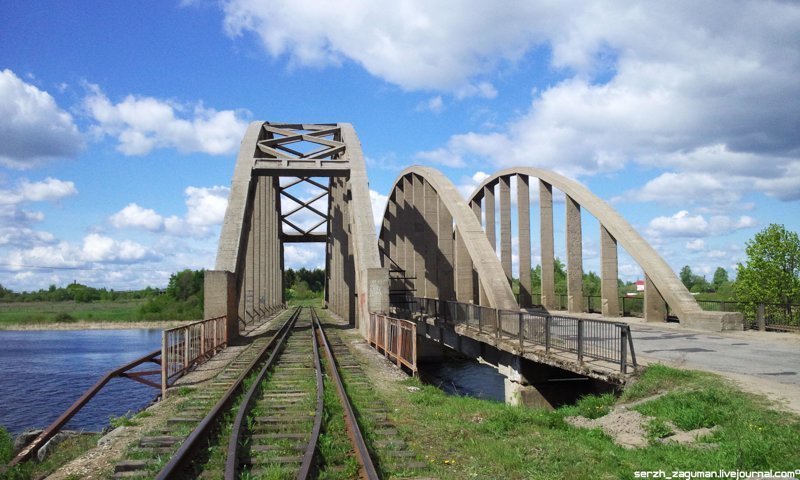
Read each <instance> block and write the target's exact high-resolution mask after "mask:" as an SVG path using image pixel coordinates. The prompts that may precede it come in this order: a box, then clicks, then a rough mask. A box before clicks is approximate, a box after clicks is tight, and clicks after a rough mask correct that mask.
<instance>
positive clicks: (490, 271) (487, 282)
mask: <svg viewBox="0 0 800 480" xmlns="http://www.w3.org/2000/svg"><path fill="white" fill-rule="evenodd" d="M409 174H415V175H419V176H420V177H422V178H423V179H425V181H426V182H428V183H429V184H430V185H431V186H432V187H433V189H434V190H436V193H437V195H439V199H440V200H441V201H442V204H443V205H444V206H445V208H447V210H448V211H449V212H450V214H451V215H452V216H453V221H454V223H455V225H456V229H458V231H459V232H461V235H462V238H463V239H464V244H465V245H466V247H467V252H468V253H469V256H470V258H471V259H472V263H473V265H474V267H475V270H477V272H478V277H479V278H480V281H481V285H482V286H483V288H484V291H485V292H486V298H487V300H488V302H489V305H487V306H490V307H495V308H501V309H505V310H518V309H519V307H518V306H517V302H516V300H515V299H514V293H513V292H512V291H511V286H510V285H509V284H508V281H507V280H506V276H505V274H504V273H503V267H502V266H501V265H500V261H499V260H498V259H497V256H496V255H495V253H494V250H493V249H492V247H491V245H489V241H488V240H487V239H486V235H485V234H484V232H483V228H482V227H481V224H480V222H478V219H477V218H476V217H475V214H473V213H472V210H471V209H470V208H469V206H468V205H467V203H466V202H465V201H464V198H463V197H462V196H461V194H460V193H459V192H458V190H457V189H456V187H455V186H454V185H453V183H452V182H451V181H450V180H449V179H447V177H445V176H444V175H442V174H441V173H440V172H439V171H438V170H436V169H433V168H429V167H421V166H413V167H409V168H406V169H405V170H403V172H402V173H400V175H399V176H398V177H397V179H396V180H395V182H394V185H393V187H392V192H394V190H395V189H397V187H398V183H399V182H401V181H402V180H403V177H405V176H407V175H409ZM389 196H390V197H391V193H390V195H389ZM386 208H387V210H386V211H385V212H384V217H386V215H387V214H388V208H389V206H388V205H387V207H386ZM381 230H383V227H381ZM381 236H383V233H381Z"/></svg>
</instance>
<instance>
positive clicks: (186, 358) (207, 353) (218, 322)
mask: <svg viewBox="0 0 800 480" xmlns="http://www.w3.org/2000/svg"><path fill="white" fill-rule="evenodd" d="M226 325H227V320H226V317H224V316H222V317H215V318H210V319H207V320H200V321H197V322H192V323H190V324H187V325H182V326H180V327H175V328H170V329H167V330H164V331H163V332H162V333H161V351H162V355H161V398H162V399H164V398H167V387H169V386H170V385H172V384H173V383H174V382H175V380H177V379H178V378H179V377H180V376H182V375H183V374H184V373H186V372H187V371H188V370H189V369H190V368H191V367H192V366H194V365H195V364H196V363H197V362H199V361H202V360H205V359H208V358H210V357H213V356H214V355H215V354H216V353H217V351H219V350H220V349H222V348H223V347H225V345H227V343H228V338H227V326H226Z"/></svg>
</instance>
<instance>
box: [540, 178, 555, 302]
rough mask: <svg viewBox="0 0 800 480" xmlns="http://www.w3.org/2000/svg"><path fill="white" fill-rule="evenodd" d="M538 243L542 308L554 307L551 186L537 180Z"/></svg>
mask: <svg viewBox="0 0 800 480" xmlns="http://www.w3.org/2000/svg"><path fill="white" fill-rule="evenodd" d="M539 216H540V221H539V235H540V237H539V243H540V244H541V246H542V285H541V293H542V306H544V308H546V309H548V310H552V309H554V308H555V306H556V279H555V256H556V254H555V246H554V240H553V186H552V185H550V184H549V183H545V182H543V181H542V180H539Z"/></svg>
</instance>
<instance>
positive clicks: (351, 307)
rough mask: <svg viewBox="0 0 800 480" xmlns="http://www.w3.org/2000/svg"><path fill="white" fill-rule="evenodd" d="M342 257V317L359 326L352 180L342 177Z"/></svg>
mask: <svg viewBox="0 0 800 480" xmlns="http://www.w3.org/2000/svg"><path fill="white" fill-rule="evenodd" d="M341 194H342V197H341V198H342V203H341V205H342V221H343V225H342V232H343V233H344V236H343V237H342V258H343V259H344V290H343V292H342V294H343V298H342V301H343V305H342V306H343V308H344V312H343V315H342V317H344V319H345V320H347V322H348V323H349V324H350V325H355V326H358V321H357V319H356V292H357V289H356V278H355V277H356V275H355V261H354V259H353V244H352V242H353V236H352V235H351V234H350V225H351V224H352V222H351V221H350V219H351V215H350V201H351V200H352V195H351V192H350V180H349V179H342V191H341Z"/></svg>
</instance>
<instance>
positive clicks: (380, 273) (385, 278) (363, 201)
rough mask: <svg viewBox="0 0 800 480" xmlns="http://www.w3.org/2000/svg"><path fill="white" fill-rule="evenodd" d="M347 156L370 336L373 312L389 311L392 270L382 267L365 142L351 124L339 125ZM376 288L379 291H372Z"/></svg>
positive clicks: (361, 297)
mask: <svg viewBox="0 0 800 480" xmlns="http://www.w3.org/2000/svg"><path fill="white" fill-rule="evenodd" d="M338 125H339V127H340V128H341V132H342V141H343V142H344V143H345V146H346V148H345V152H344V156H345V158H346V159H347V160H348V162H349V164H350V209H349V210H350V241H351V242H352V246H353V261H354V263H355V273H356V293H357V295H358V305H356V309H357V310H358V315H359V319H360V320H359V324H358V325H359V329H360V330H361V333H362V334H363V335H365V336H366V334H367V330H366V328H367V325H368V319H369V312H370V311H373V312H386V311H388V304H389V295H388V294H389V270H388V269H383V268H381V261H380V254H379V253H378V238H377V236H376V235H375V226H374V225H373V221H374V220H373V215H372V202H371V201H370V198H369V182H368V180H367V170H366V166H365V162H364V155H363V153H362V151H361V142H360V141H359V139H358V136H357V135H356V131H355V129H354V128H353V126H352V125H351V124H349V123H339V124H338ZM370 285H373V286H374V287H375V288H370Z"/></svg>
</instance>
